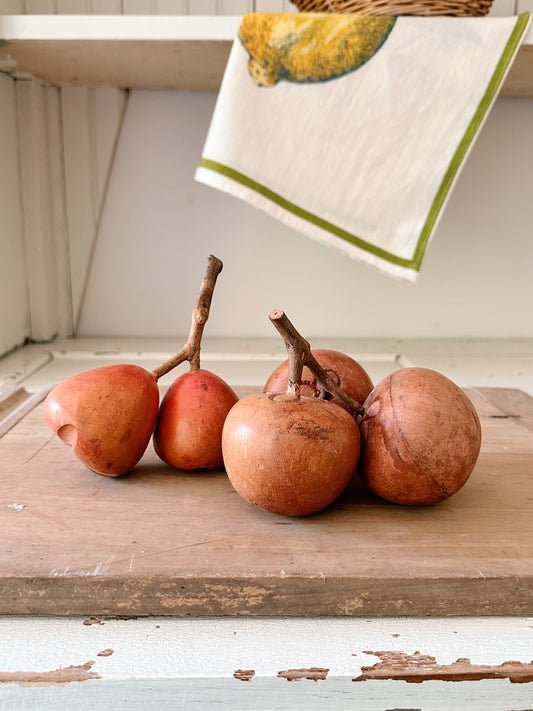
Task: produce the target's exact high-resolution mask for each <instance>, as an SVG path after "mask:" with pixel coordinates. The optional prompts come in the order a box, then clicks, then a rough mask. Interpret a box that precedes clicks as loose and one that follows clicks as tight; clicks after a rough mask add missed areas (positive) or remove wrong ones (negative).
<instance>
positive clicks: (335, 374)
mask: <svg viewBox="0 0 533 711" xmlns="http://www.w3.org/2000/svg"><path fill="white" fill-rule="evenodd" d="M311 353H312V354H313V356H314V357H315V358H316V359H317V361H318V362H319V364H320V365H321V366H322V367H323V368H324V370H326V371H327V372H328V374H329V375H330V377H332V378H333V380H334V381H335V382H336V383H337V385H338V386H339V387H340V388H342V390H344V392H345V393H347V394H348V395H350V396H351V397H352V398H353V399H354V400H356V401H357V402H360V403H363V402H364V401H365V400H366V398H367V397H368V395H369V394H370V391H371V390H372V388H373V383H372V380H371V379H370V376H369V375H368V373H367V372H366V370H365V369H364V368H363V366H362V365H360V364H359V363H358V362H357V361H356V360H354V359H353V358H351V357H350V356H348V355H346V354H345V353H341V352H340V351H334V350H330V349H327V348H317V349H316V350H315V349H313V350H312V351H311ZM288 375H289V361H288V359H287V360H285V361H284V362H283V363H281V364H280V365H278V367H277V368H276V369H275V370H274V371H273V372H272V373H271V375H270V376H269V378H268V380H267V381H266V383H265V386H264V388H263V392H274V393H281V392H286V391H287V385H288ZM300 393H301V394H302V395H306V396H307V397H318V396H319V395H320V386H319V385H318V383H317V379H316V376H315V375H313V373H312V372H311V371H310V370H309V368H307V367H304V369H303V372H302V382H301V386H300ZM331 402H335V403H336V404H338V405H340V406H341V407H344V405H343V404H342V403H341V402H340V401H339V400H337V399H335V398H333V399H332V400H331Z"/></svg>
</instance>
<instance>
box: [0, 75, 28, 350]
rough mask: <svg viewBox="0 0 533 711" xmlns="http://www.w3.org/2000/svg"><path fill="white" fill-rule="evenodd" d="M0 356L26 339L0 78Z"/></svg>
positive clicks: (9, 92)
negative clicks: (0, 219) (0, 220)
mask: <svg viewBox="0 0 533 711" xmlns="http://www.w3.org/2000/svg"><path fill="white" fill-rule="evenodd" d="M0 153H1V155H2V161H1V162H0V212H1V217H2V229H1V230H0V324H1V328H0V355H2V354H3V353H5V352H7V351H9V350H11V349H12V348H14V347H15V346H19V345H21V344H22V343H24V340H25V339H26V338H27V337H28V336H29V294H28V279H27V272H26V263H25V249H24V232H23V221H22V196H21V183H20V164H19V152H18V131H17V102H16V90H15V82H14V80H13V79H11V78H10V77H8V76H6V75H0Z"/></svg>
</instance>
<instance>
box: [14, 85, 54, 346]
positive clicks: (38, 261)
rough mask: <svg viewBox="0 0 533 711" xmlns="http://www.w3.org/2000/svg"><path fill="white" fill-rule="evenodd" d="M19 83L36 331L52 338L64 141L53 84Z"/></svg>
mask: <svg viewBox="0 0 533 711" xmlns="http://www.w3.org/2000/svg"><path fill="white" fill-rule="evenodd" d="M16 89H17V111H18V117H19V152H20V165H21V177H22V205H23V215H24V235H25V245H26V263H27V273H28V284H29V302H30V337H31V338H32V340H36V341H48V340H51V339H52V338H54V337H55V336H56V335H57V334H58V331H59V322H58V299H59V296H58V294H59V284H58V282H57V279H56V257H55V245H54V227H55V226H54V223H53V218H54V211H53V200H54V189H55V185H54V184H53V183H52V181H51V174H50V171H51V164H52V159H51V156H52V155H53V153H54V151H55V150H58V148H59V147H58V146H52V145H50V143H49V135H48V115H47V114H48V91H49V89H48V88H46V87H43V86H41V85H39V84H37V83H35V82H33V81H18V82H17V83H16ZM51 91H57V90H55V89H51Z"/></svg>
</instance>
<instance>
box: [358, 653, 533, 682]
mask: <svg viewBox="0 0 533 711" xmlns="http://www.w3.org/2000/svg"><path fill="white" fill-rule="evenodd" d="M365 654H372V655H374V656H376V657H378V658H379V659H380V660H381V661H380V662H377V663H376V664H374V665H372V666H366V667H361V674H360V676H358V677H356V678H355V679H353V681H368V680H369V679H374V680H378V679H379V680H395V681H407V682H410V683H415V684H419V683H421V682H423V681H481V680H483V679H509V681H510V682H511V683H513V684H519V683H526V682H530V681H533V660H532V661H531V662H517V661H507V662H503V663H502V664H497V665H490V664H472V663H471V662H470V660H469V659H466V658H463V657H461V658H459V659H457V660H456V661H455V662H453V663H452V664H437V660H436V658H435V657H432V656H431V655H429V654H421V653H420V652H415V653H414V654H406V653H405V652H392V651H386V652H384V651H381V652H365Z"/></svg>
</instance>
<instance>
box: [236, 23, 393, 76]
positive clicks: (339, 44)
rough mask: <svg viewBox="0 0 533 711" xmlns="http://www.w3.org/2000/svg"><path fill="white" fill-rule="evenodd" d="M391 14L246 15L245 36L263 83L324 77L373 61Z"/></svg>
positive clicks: (242, 30)
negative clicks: (371, 59)
mask: <svg viewBox="0 0 533 711" xmlns="http://www.w3.org/2000/svg"><path fill="white" fill-rule="evenodd" d="M395 21H396V18H395V17H393V16H390V15H380V16H361V15H350V14H346V15H332V14H329V13H317V12H312V13H293V14H290V13H287V14H283V13H282V14H275V13H273V14H269V13H266V14H262V13H252V14H250V15H245V16H244V17H243V19H242V23H241V26H240V29H239V39H240V40H241V42H242V44H243V45H244V47H245V48H246V50H247V52H248V54H249V55H250V61H249V63H248V70H249V72H250V75H251V76H252V79H253V81H254V82H255V84H257V85H258V86H270V87H271V86H274V85H275V84H277V82H278V81H280V80H285V81H291V82H300V83H301V82H305V83H308V82H320V81H325V80H327V79H333V78H335V77H338V76H341V75H343V74H346V73H347V72H351V71H353V70H354V69H357V68H358V67H360V66H361V65H362V64H364V63H365V62H367V61H368V60H369V59H370V58H371V57H373V56H374V54H375V53H376V52H377V51H378V50H379V48H380V47H381V45H382V44H383V43H384V42H385V40H386V39H387V37H388V36H389V34H390V32H391V30H392V28H393V26H394V23H395Z"/></svg>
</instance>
